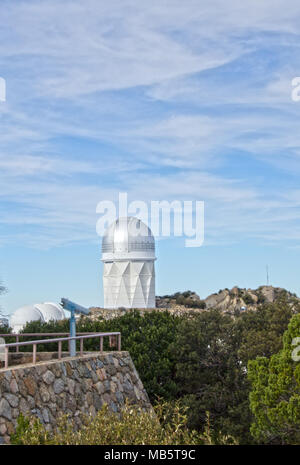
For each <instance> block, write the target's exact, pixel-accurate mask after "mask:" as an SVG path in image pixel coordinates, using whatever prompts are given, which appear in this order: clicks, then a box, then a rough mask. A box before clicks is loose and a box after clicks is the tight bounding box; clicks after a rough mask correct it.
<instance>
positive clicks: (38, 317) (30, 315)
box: [10, 305, 45, 333]
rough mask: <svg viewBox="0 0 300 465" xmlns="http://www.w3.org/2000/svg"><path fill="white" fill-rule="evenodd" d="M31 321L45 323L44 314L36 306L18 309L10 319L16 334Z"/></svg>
mask: <svg viewBox="0 0 300 465" xmlns="http://www.w3.org/2000/svg"><path fill="white" fill-rule="evenodd" d="M29 321H41V322H42V323H44V322H45V320H44V317H43V314H42V312H41V311H40V310H39V309H38V308H36V307H35V305H25V306H24V307H20V308H18V310H16V311H15V312H14V313H13V315H12V316H11V318H10V326H11V327H12V329H13V332H14V333H18V332H19V331H21V329H23V327H24V326H25V325H26V323H27V322H29Z"/></svg>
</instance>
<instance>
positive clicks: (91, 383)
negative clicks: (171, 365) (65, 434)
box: [0, 351, 151, 444]
mask: <svg viewBox="0 0 300 465" xmlns="http://www.w3.org/2000/svg"><path fill="white" fill-rule="evenodd" d="M125 399H128V401H129V402H130V403H132V404H136V405H139V406H141V407H142V408H144V409H151V404H150V402H149V398H148V395H147V393H146V391H145V389H144V387H143V384H142V382H141V380H140V378H139V375H138V373H137V371H136V369H135V367H134V364H133V362H132V359H131V357H130V355H129V353H128V352H125V351H123V352H101V353H100V352H97V353H95V352H91V353H89V354H87V355H83V356H81V357H74V358H70V357H68V358H64V359H63V360H60V361H58V360H57V361H44V362H40V363H38V364H36V365H32V364H27V365H20V366H15V367H12V368H9V369H6V370H4V369H2V370H0V444H6V443H9V441H10V436H11V434H13V432H14V431H15V427H16V423H17V418H18V416H19V415H20V413H23V414H24V415H35V416H37V417H38V418H39V419H40V420H41V422H42V423H43V424H45V426H46V428H47V430H49V431H51V430H53V428H55V426H56V422H57V418H58V417H59V416H60V415H61V414H69V415H70V417H71V418H73V419H74V420H75V422H76V425H77V427H80V425H81V418H82V416H83V415H84V414H88V415H92V416H95V414H96V412H97V411H98V410H100V409H101V407H102V405H103V404H104V403H106V404H108V406H109V409H110V410H111V411H113V412H118V411H119V410H120V408H121V406H122V405H123V404H124V402H125Z"/></svg>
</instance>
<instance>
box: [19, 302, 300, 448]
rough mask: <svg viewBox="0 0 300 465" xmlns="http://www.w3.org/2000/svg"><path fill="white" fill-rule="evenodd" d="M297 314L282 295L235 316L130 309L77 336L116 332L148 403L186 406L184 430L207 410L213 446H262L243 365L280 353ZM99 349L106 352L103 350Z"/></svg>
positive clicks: (84, 321) (59, 328)
mask: <svg viewBox="0 0 300 465" xmlns="http://www.w3.org/2000/svg"><path fill="white" fill-rule="evenodd" d="M299 311H300V309H299V305H298V306H295V305H294V306H293V307H291V305H290V303H289V302H288V301H287V300H286V298H285V296H284V295H282V297H281V299H279V300H278V301H277V302H276V303H274V304H263V305H261V306H260V307H259V308H258V309H257V310H255V311H249V310H248V311H246V312H241V313H237V314H236V316H235V317H232V316H229V315H226V314H222V313H221V312H220V311H217V310H206V311H203V312H199V311H197V310H195V311H194V313H193V314H191V313H189V314H188V315H186V316H182V317H175V316H174V315H172V314H170V313H169V312H167V311H160V312H158V311H153V312H149V313H146V314H145V316H141V314H140V313H139V312H138V311H128V313H126V314H125V315H124V316H122V317H118V318H115V319H113V320H109V321H103V320H101V319H99V320H96V321H93V320H91V319H89V318H81V319H80V320H79V321H78V323H77V331H78V332H80V331H83V332H85V331H90V332H96V331H97V332H100V331H121V333H122V349H123V350H128V351H129V352H130V355H131V357H132V359H133V361H134V363H135V366H136V368H137V371H138V373H139V375H140V377H141V379H142V381H143V383H144V386H145V388H146V390H147V392H148V394H149V397H150V400H151V401H152V402H154V401H155V399H156V398H157V397H161V398H162V399H164V400H168V401H172V400H173V401H175V400H178V401H180V403H181V405H183V406H184V407H187V408H188V410H187V424H188V426H189V428H192V429H197V431H199V432H200V433H201V434H203V432H204V431H205V427H206V426H205V425H206V414H207V412H209V415H210V422H211V426H212V429H213V440H214V441H215V442H219V441H220V439H219V438H220V437H221V436H224V435H226V436H231V437H234V438H235V440H236V441H237V442H239V443H241V444H248V443H251V442H258V443H259V442H267V441H268V437H264V438H262V435H261V434H258V433H256V432H255V430H254V429H253V428H252V433H253V434H252V435H250V426H251V423H252V422H253V421H254V415H255V411H254V410H253V408H252V411H251V410H250V405H249V394H250V382H249V380H248V377H247V365H248V362H249V361H250V360H255V359H256V357H265V359H264V363H265V364H267V363H268V359H269V358H270V357H272V356H273V355H274V354H276V353H278V352H279V351H281V350H282V348H283V345H282V336H283V334H284V332H285V331H286V329H287V327H288V324H289V321H290V319H291V317H292V316H293V315H294V314H295V313H299ZM68 330H69V328H68V321H67V320H65V321H61V322H57V323H54V322H50V323H48V324H41V323H39V322H32V323H30V324H28V325H27V326H26V328H25V329H24V332H68ZM297 336H300V330H299V334H298V335H297ZM31 339H32V338H31ZM84 344H85V350H98V344H99V341H97V340H93V339H90V340H87V341H85V343H84ZM105 344H106V345H105V346H104V349H108V346H107V342H106V343H105ZM40 349H42V350H57V345H54V346H53V347H49V345H42V346H41V347H40V348H39V350H40ZM64 350H67V346H65V347H64ZM257 363H258V362H257ZM273 363H274V362H273ZM257 366H259V365H257ZM291 389H292V388H291ZM286 441H287V442H288V441H289V439H286ZM292 441H293V438H291V442H292Z"/></svg>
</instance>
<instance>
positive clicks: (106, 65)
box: [0, 0, 300, 246]
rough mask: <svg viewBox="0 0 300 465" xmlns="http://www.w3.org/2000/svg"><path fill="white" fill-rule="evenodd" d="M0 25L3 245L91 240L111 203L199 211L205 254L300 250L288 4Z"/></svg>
mask: <svg viewBox="0 0 300 465" xmlns="http://www.w3.org/2000/svg"><path fill="white" fill-rule="evenodd" d="M0 11H1V22H2V27H1V31H0V75H3V76H4V77H5V78H6V80H7V102H6V103H5V104H3V105H2V104H0V199H1V204H2V206H1V222H2V225H3V234H2V235H1V242H2V244H4V243H7V242H10V241H14V240H16V241H19V240H20V241H23V242H24V241H25V242H26V243H28V244H29V245H30V246H32V245H33V244H34V245H39V246H42V245H43V244H47V245H48V246H49V245H51V246H55V245H57V244H60V243H67V242H68V241H74V240H76V241H80V240H93V238H95V228H94V226H95V221H96V218H95V206H96V204H97V203H98V202H99V201H100V200H103V199H104V198H107V199H110V198H116V196H117V192H118V191H119V190H123V191H127V192H128V193H129V195H130V196H131V198H139V199H146V200H147V201H149V200H150V199H151V198H153V197H154V198H160V199H172V198H173V199H174V198H178V199H183V198H191V199H192V198H193V199H196V198H197V199H201V200H205V201H206V202H207V208H208V220H207V227H208V232H209V237H211V240H216V238H217V237H218V240H221V239H222V238H223V239H224V240H229V239H230V240H236V241H240V240H243V239H245V238H248V237H256V238H258V240H265V241H271V240H272V238H273V239H274V240H275V241H279V240H284V238H286V239H287V240H288V241H294V240H296V239H297V238H299V235H298V231H299V229H298V226H296V227H295V222H297V221H298V218H299V210H298V205H296V204H295V200H293V199H294V196H295V195H296V194H295V192H296V186H297V178H296V177H295V174H296V173H298V174H299V171H300V157H299V153H300V140H299V121H300V120H299V118H300V105H299V106H297V105H295V103H294V102H292V101H291V99H290V91H291V87H290V84H291V83H290V81H291V78H292V77H294V75H297V74H299V72H300V71H298V70H300V52H299V46H298V43H299V35H300V28H299V24H300V9H299V6H298V3H297V2H296V1H294V0H288V1H283V0H275V1H274V0H272V1H271V0H265V1H264V2H261V1H258V0H251V1H250V0H246V1H244V2H242V3H241V2H238V1H233V0H231V1H229V2H226V3H224V2H223V1H220V0H214V1H211V2H204V1H203V2H199V1H193V0H189V1H187V2H182V1H179V0H178V1H177V0H175V1H174V0H172V1H171V0H166V1H164V2H161V1H154V2H151V4H150V3H149V2H145V1H142V2H134V1H130V0H128V1H121V0H113V1H111V2H109V4H108V3H107V4H105V3H104V2H98V1H96V0H77V1H68V0H67V1H64V2H60V1H57V0H51V1H50V0H43V1H35V0H31V1H22V0H21V1H19V0H18V1H16V0H15V1H14V0H13V1H3V2H2V3H1V6H0ZM297 71H298V72H297ZM240 159H242V160H243V161H244V162H243V163H239V160H240ZM245 166H247V167H248V166H249V168H245ZM297 224H298V223H297ZM16 225H18V227H21V226H22V225H23V231H22V233H19V232H17V230H16ZM291 227H292V228H293V231H294V234H291V232H290V231H291ZM21 238H22V239H21ZM33 238H34V239H33ZM233 238H234V239H233ZM50 239H51V240H50Z"/></svg>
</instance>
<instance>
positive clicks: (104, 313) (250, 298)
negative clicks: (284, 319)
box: [87, 286, 300, 320]
mask: <svg viewBox="0 0 300 465" xmlns="http://www.w3.org/2000/svg"><path fill="white" fill-rule="evenodd" d="M283 295H284V296H285V297H286V299H287V301H288V302H289V303H290V305H294V304H297V303H299V302H300V299H299V298H298V297H297V296H296V295H295V294H292V293H291V292H289V291H286V290H285V289H283V288H280V287H273V286H260V287H259V288H257V289H245V288H244V289H242V288H239V287H237V286H235V287H233V288H232V289H223V290H220V291H219V292H217V293H214V294H211V295H209V296H208V297H206V299H203V300H201V299H200V297H199V296H198V294H196V293H195V292H191V291H186V292H182V293H181V292H177V293H175V294H173V295H168V296H163V297H160V296H158V297H156V308H155V309H151V308H146V309H138V310H139V312H140V313H141V314H142V315H144V314H145V313H148V312H152V311H154V310H156V311H159V312H162V311H166V310H168V311H169V312H170V313H172V314H173V315H176V316H182V315H186V314H190V313H193V312H202V311H205V310H207V309H210V308H217V309H219V310H221V311H222V312H228V313H234V312H236V311H246V310H256V309H257V307H258V305H260V304H263V303H273V302H276V301H277V300H278V299H279V298H280V297H281V296H283ZM90 311H91V312H90V314H89V316H88V317H87V318H91V319H92V320H96V319H98V318H102V319H104V320H111V319H113V318H116V317H119V316H122V315H125V313H127V312H128V311H130V310H128V309H127V310H126V309H125V308H117V309H113V310H112V309H106V308H101V307H92V308H91V309H90Z"/></svg>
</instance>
